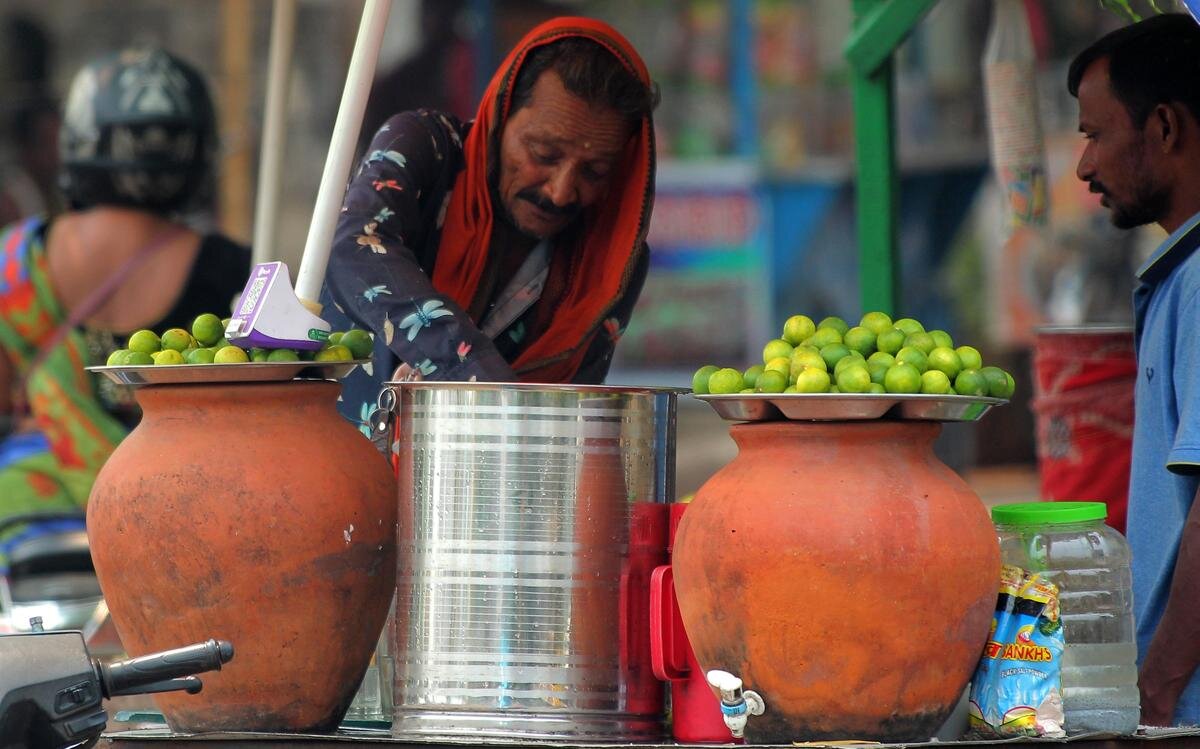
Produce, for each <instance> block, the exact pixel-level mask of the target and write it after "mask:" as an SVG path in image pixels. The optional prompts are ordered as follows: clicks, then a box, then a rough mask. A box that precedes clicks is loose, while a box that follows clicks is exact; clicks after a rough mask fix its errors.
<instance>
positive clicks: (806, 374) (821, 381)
mask: <svg viewBox="0 0 1200 749" xmlns="http://www.w3.org/2000/svg"><path fill="white" fill-rule="evenodd" d="M827 390H829V373H828V372H826V371H825V370H823V369H818V368H816V367H805V368H804V369H802V370H800V371H799V372H798V373H797V374H796V392H798V393H824V392H825V391H827Z"/></svg>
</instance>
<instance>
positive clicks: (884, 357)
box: [867, 351, 896, 367]
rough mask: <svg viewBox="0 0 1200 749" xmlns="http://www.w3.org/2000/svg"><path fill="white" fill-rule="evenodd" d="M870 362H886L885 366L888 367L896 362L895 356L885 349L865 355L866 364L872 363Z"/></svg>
mask: <svg viewBox="0 0 1200 749" xmlns="http://www.w3.org/2000/svg"><path fill="white" fill-rule="evenodd" d="M872 363H874V364H886V365H887V366H889V367H890V366H892V365H893V364H895V363H896V357H894V356H892V355H891V354H889V353H888V352H886V351H876V352H875V353H873V354H871V355H870V356H868V357H867V364H872Z"/></svg>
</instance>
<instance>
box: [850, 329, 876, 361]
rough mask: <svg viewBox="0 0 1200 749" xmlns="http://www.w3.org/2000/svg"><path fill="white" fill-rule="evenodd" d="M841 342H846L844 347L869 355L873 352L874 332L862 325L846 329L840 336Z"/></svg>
mask: <svg viewBox="0 0 1200 749" xmlns="http://www.w3.org/2000/svg"><path fill="white" fill-rule="evenodd" d="M842 343H844V344H846V348H848V349H850V350H851V351H857V352H858V353H860V354H862V355H863V356H870V355H871V354H872V353H874V352H875V334H874V333H872V332H871V331H870V330H868V329H867V328H864V327H862V326H859V327H856V328H850V329H849V330H847V331H846V334H845V335H844V336H842Z"/></svg>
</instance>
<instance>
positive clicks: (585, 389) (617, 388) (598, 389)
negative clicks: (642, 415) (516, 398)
mask: <svg viewBox="0 0 1200 749" xmlns="http://www.w3.org/2000/svg"><path fill="white" fill-rule="evenodd" d="M383 386H384V387H388V388H397V389H399V388H412V389H418V390H487V391H493V390H513V391H517V392H526V393H533V392H545V391H550V392H560V393H601V394H608V395H619V394H622V393H636V394H645V395H679V394H683V393H690V392H691V389H690V388H677V387H660V386H650V385H647V386H637V385H633V386H630V385H568V384H562V383H536V382H449V381H443V380H414V381H408V382H406V381H401V380H389V381H387V382H385V383H383Z"/></svg>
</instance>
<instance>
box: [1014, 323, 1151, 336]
mask: <svg viewBox="0 0 1200 749" xmlns="http://www.w3.org/2000/svg"><path fill="white" fill-rule="evenodd" d="M1033 332H1034V333H1035V334H1036V335H1089V334H1090V335H1114V334H1121V335H1133V326H1132V325H1119V324H1116V323H1098V324H1096V325H1039V326H1036V327H1035V328H1034V329H1033Z"/></svg>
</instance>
